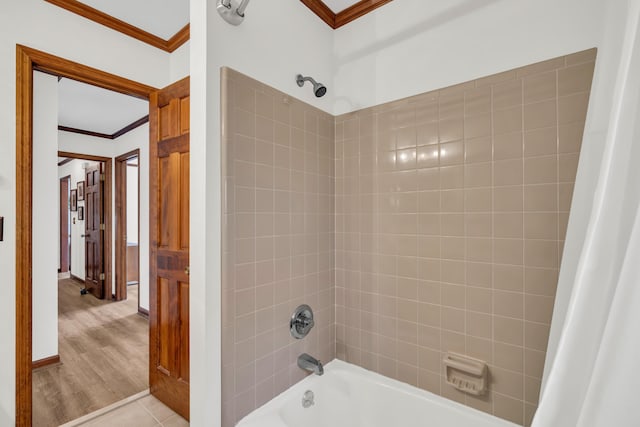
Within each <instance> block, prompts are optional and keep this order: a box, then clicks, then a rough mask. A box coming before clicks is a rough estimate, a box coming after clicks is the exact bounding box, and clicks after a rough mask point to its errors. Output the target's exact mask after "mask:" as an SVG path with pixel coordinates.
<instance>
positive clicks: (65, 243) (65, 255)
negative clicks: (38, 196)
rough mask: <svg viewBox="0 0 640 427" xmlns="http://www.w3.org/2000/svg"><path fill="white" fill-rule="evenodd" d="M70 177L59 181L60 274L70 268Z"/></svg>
mask: <svg viewBox="0 0 640 427" xmlns="http://www.w3.org/2000/svg"><path fill="white" fill-rule="evenodd" d="M70 182H71V177H70V176H65V177H64V178H61V179H60V272H61V273H66V272H68V271H69V268H70V267H71V263H70V262H69V261H70V259H71V257H70V256H69V254H70V250H69V183H70Z"/></svg>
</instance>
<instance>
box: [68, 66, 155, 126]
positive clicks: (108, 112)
mask: <svg viewBox="0 0 640 427" xmlns="http://www.w3.org/2000/svg"><path fill="white" fill-rule="evenodd" d="M148 114H149V103H148V102H147V101H145V100H142V99H139V98H134V97H132V96H128V95H123V94H121V93H118V92H113V91H110V90H107V89H102V88H99V87H97V86H91V85H88V84H86V83H80V82H78V81H75V80H71V79H67V78H62V79H60V81H59V82H58V126H63V127H65V128H71V129H74V130H78V131H84V132H80V133H95V134H99V135H96V136H100V135H103V136H104V137H107V136H113V135H114V134H118V133H119V132H120V131H122V130H123V129H125V128H127V127H128V126H130V125H131V124H132V123H135V122H137V121H139V120H140V119H142V118H144V117H146V116H147V115H148Z"/></svg>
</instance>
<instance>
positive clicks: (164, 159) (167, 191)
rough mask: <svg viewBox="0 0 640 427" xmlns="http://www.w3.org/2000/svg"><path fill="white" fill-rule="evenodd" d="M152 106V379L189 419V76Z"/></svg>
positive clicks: (163, 397)
mask: <svg viewBox="0 0 640 427" xmlns="http://www.w3.org/2000/svg"><path fill="white" fill-rule="evenodd" d="M149 110H150V111H149V121H150V133H151V139H150V161H151V165H150V177H149V183H150V187H151V190H150V216H149V218H150V221H149V222H150V229H149V233H150V240H151V242H150V255H151V259H150V275H151V277H150V282H149V283H150V285H151V286H150V289H149V297H150V307H149V308H150V310H149V323H150V328H151V333H150V337H149V370H150V372H149V384H150V388H151V394H153V395H154V396H156V397H157V398H158V399H159V400H161V401H162V402H164V403H165V404H166V405H167V406H169V407H170V408H172V409H173V410H174V411H176V412H177V413H178V414H180V415H181V416H183V417H184V418H186V419H187V420H188V419H189V78H188V77H187V78H186V79H184V80H181V81H179V82H177V83H174V84H173V85H171V86H169V87H167V88H165V89H163V90H161V91H159V92H156V93H153V94H152V95H151V97H150V100H149Z"/></svg>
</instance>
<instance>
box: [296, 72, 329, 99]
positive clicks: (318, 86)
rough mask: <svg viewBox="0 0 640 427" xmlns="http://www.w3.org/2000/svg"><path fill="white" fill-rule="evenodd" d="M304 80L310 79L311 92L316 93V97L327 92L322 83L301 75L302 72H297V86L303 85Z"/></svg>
mask: <svg viewBox="0 0 640 427" xmlns="http://www.w3.org/2000/svg"><path fill="white" fill-rule="evenodd" d="M305 81H310V82H311V84H313V93H314V94H315V95H316V97H317V98H320V97H323V96H324V95H325V93H327V87H326V86H325V85H323V84H322V83H318V82H317V81H315V80H314V79H313V78H311V77H303V76H302V74H298V75H297V76H296V83H298V86H300V87H302V86H304V82H305Z"/></svg>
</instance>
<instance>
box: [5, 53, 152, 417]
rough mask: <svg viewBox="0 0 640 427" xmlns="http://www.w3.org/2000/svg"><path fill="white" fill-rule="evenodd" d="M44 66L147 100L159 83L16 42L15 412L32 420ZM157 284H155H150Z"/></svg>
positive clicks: (52, 70)
mask: <svg viewBox="0 0 640 427" xmlns="http://www.w3.org/2000/svg"><path fill="white" fill-rule="evenodd" d="M34 70H39V71H43V72H46V73H50V74H54V75H57V76H61V77H68V78H70V79H74V80H78V81H80V82H83V83H88V84H91V85H94V86H99V87H102V88H105V89H110V90H114V91H117V92H120V93H123V94H126V95H131V96H135V97H138V98H140V99H145V100H148V99H149V96H150V94H151V93H152V92H154V91H156V89H155V88H153V87H151V86H147V85H143V84H141V83H137V82H134V81H133V80H128V79H125V78H123V77H119V76H116V75H113V74H110V73H106V72H104V71H101V70H98V69H95V68H92V67H87V66H86V65H82V64H78V63H76V62H72V61H68V60H66V59H63V58H60V57H57V56H54V55H50V54H48V53H45V52H42V51H38V50H35V49H31V48H29V47H26V46H22V45H16V365H15V367H16V368H15V369H16V383H15V392H16V414H15V418H16V419H15V422H16V426H17V427H30V426H31V421H32V401H33V399H32V383H31V381H32V373H31V358H32V355H33V351H32V342H31V340H32V315H33V306H32V301H31V298H32V276H33V275H32V268H33V254H32V241H33V224H32V222H33V213H32V207H33V71H34ZM151 286H152V284H150V287H151Z"/></svg>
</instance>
